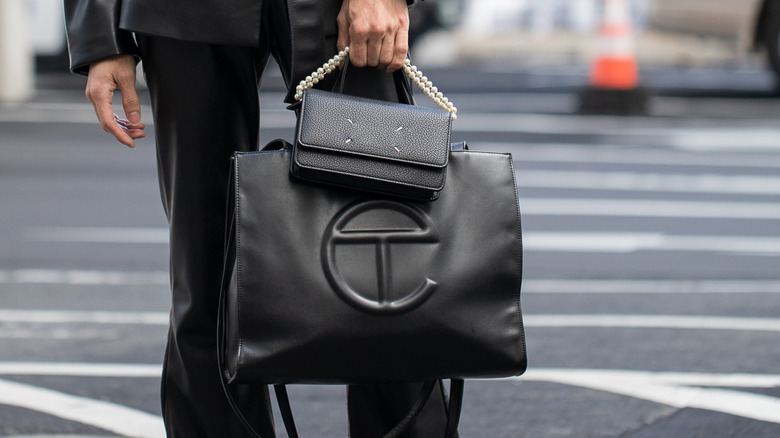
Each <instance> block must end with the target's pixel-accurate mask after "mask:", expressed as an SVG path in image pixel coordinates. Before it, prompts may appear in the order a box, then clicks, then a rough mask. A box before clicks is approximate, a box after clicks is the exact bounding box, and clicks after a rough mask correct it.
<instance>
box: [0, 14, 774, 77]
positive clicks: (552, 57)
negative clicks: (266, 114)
mask: <svg viewBox="0 0 780 438" xmlns="http://www.w3.org/2000/svg"><path fill="white" fill-rule="evenodd" d="M13 3H17V4H18V5H20V6H17V7H12V6H11V4H13ZM60 3H61V2H60V1H59V0H7V1H5V2H3V10H4V17H6V20H8V22H7V23H6V25H5V26H4V28H5V33H4V35H8V36H6V37H5V38H6V39H11V40H12V41H13V45H14V46H16V47H20V48H19V49H16V50H15V51H14V52H25V51H26V52H27V54H26V56H32V55H34V67H35V69H36V71H37V72H38V74H39V75H40V76H41V77H39V78H38V82H37V83H38V85H39V86H42V87H47V86H49V85H50V84H49V80H51V79H52V78H51V76H52V74H53V73H61V72H64V71H65V70H66V68H67V47H66V41H65V34H64V30H63V18H62V8H61V6H60ZM625 3H627V5H628V8H629V9H630V19H631V22H632V25H633V34H632V36H633V37H634V39H635V45H636V50H635V56H636V59H637V60H638V62H639V64H640V65H641V66H643V67H645V68H655V67H673V68H678V69H691V68H723V69H741V68H758V67H766V68H767V69H773V70H774V71H775V73H776V74H777V72H778V71H780V61H778V56H779V55H778V47H777V46H778V27H780V25H778V18H777V12H776V10H774V9H772V8H771V7H769V5H770V4H771V3H772V1H766V0H742V1H734V0H714V1H704V0H626V1H625ZM604 9H605V8H604V6H603V4H602V1H601V0H482V1H478V0H427V1H425V2H421V3H420V4H419V5H418V6H417V7H416V9H415V10H414V11H413V14H412V44H413V48H414V50H413V54H414V56H415V59H416V60H418V62H420V63H422V64H425V65H427V66H429V67H431V66H458V65H471V64H475V63H480V64H485V65H500V66H504V67H507V68H511V67H515V68H528V67H532V66H540V65H558V66H560V65H586V64H588V63H589V62H591V61H592V60H593V58H594V56H596V55H597V52H598V49H599V46H598V35H599V27H600V24H601V23H602V19H603V16H604ZM775 9H776V8H775ZM11 14H13V15H18V16H17V17H11ZM6 44H8V43H6ZM25 46H26V48H25ZM8 50H9V49H7V51H8ZM6 55H7V54H6ZM14 56H18V57H19V59H21V56H23V55H17V54H16V53H14ZM6 68H7V69H8V68H11V67H6ZM24 68H26V67H22V66H17V69H19V70H20V71H26V70H23V69H24ZM6 74H7V73H6ZM6 77H7V76H6ZM53 85H54V84H51V86H53ZM15 88H19V87H18V86H17V87H15Z"/></svg>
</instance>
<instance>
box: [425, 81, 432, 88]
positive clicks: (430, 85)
mask: <svg viewBox="0 0 780 438" xmlns="http://www.w3.org/2000/svg"><path fill="white" fill-rule="evenodd" d="M425 86H426V87H428V88H432V87H433V82H431V81H425Z"/></svg>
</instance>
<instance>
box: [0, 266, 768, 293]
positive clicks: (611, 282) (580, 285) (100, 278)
mask: <svg viewBox="0 0 780 438" xmlns="http://www.w3.org/2000/svg"><path fill="white" fill-rule="evenodd" d="M168 278H169V277H168V273H167V272H164V271H146V272H144V271H136V272H122V271H95V270H72V271H69V270H58V269H20V270H5V271H3V270H0V284H3V283H5V284H51V285H60V284H63V285H100V286H125V285H144V286H151V285H159V286H168V284H169V280H168ZM523 293H584V294H599V293H626V294H630V293H635V294H636V293H643V294H666V293H772V294H775V293H780V280H693V279H691V280H686V279H681V280H630V279H585V278H580V279H540V278H530V279H529V278H526V279H524V280H523Z"/></svg>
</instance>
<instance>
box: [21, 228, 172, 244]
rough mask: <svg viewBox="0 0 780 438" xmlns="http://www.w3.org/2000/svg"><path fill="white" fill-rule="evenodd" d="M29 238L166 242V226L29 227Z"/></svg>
mask: <svg viewBox="0 0 780 438" xmlns="http://www.w3.org/2000/svg"><path fill="white" fill-rule="evenodd" d="M26 234H27V237H28V238H29V239H30V240H34V241H41V242H78V243H168V229H167V228H112V227H52V228H31V229H28V230H27V231H26Z"/></svg>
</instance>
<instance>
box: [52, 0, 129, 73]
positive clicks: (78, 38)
mask: <svg viewBox="0 0 780 438" xmlns="http://www.w3.org/2000/svg"><path fill="white" fill-rule="evenodd" d="M119 7H120V2H118V1H116V0H101V1H78V0H66V1H65V24H66V32H67V37H68V52H69V53H70V70H71V71H72V72H73V73H76V74H80V75H85V76H86V75H87V73H88V72H89V65H90V64H91V63H93V62H95V61H99V60H101V59H104V58H108V57H109V56H113V55H121V54H129V55H135V56H138V47H137V45H136V43H135V39H134V38H133V34H132V33H131V32H129V31H126V30H121V29H119Z"/></svg>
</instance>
